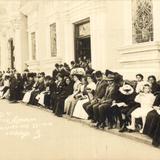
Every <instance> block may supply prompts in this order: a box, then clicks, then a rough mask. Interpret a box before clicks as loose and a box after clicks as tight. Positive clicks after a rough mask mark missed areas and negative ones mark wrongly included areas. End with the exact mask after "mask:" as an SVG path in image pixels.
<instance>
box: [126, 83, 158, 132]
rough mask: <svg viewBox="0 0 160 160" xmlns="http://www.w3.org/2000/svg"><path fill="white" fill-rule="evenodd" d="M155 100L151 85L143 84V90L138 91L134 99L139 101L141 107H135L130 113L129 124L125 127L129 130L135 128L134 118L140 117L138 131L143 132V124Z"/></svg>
mask: <svg viewBox="0 0 160 160" xmlns="http://www.w3.org/2000/svg"><path fill="white" fill-rule="evenodd" d="M154 100H155V96H154V95H153V94H152V93H151V87H150V85H149V84H144V86H143V92H142V93H139V94H138V95H137V96H136V98H135V101H136V102H138V103H140V105H141V107H139V108H137V109H135V110H134V111H133V112H132V113H131V125H130V126H128V127H127V128H128V129H130V130H135V120H136V118H142V123H143V124H142V129H141V130H140V133H143V129H144V125H145V122H146V116H147V114H148V113H149V112H150V111H151V110H152V106H153V103H154Z"/></svg>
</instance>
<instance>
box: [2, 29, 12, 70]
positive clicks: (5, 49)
mask: <svg viewBox="0 0 160 160" xmlns="http://www.w3.org/2000/svg"><path fill="white" fill-rule="evenodd" d="M0 47H1V52H0V53H1V60H0V61H1V62H0V66H1V68H0V69H1V70H4V71H5V70H7V68H8V67H10V65H9V62H10V60H9V55H8V53H9V52H8V49H9V46H8V40H7V37H6V33H5V31H4V30H2V33H1V34H0Z"/></svg>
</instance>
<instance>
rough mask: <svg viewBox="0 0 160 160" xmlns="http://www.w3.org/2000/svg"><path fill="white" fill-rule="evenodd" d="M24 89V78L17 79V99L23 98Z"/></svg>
mask: <svg viewBox="0 0 160 160" xmlns="http://www.w3.org/2000/svg"><path fill="white" fill-rule="evenodd" d="M23 89H24V83H23V80H22V78H18V79H17V100H22V98H23Z"/></svg>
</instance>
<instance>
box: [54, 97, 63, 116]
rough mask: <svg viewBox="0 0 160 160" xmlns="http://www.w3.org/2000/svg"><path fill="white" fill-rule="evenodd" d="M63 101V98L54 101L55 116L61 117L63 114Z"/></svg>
mask: <svg viewBox="0 0 160 160" xmlns="http://www.w3.org/2000/svg"><path fill="white" fill-rule="evenodd" d="M64 101H65V98H61V99H60V98H58V97H57V99H56V100H55V115H57V116H62V114H64Z"/></svg>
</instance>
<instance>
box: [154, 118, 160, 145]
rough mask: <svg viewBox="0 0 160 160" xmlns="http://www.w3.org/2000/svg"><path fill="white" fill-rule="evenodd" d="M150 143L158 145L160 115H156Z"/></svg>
mask: <svg viewBox="0 0 160 160" xmlns="http://www.w3.org/2000/svg"><path fill="white" fill-rule="evenodd" d="M152 144H153V145H154V146H155V147H158V146H159V145H160V115H159V116H158V117H157V123H156V128H155V131H154V135H153V141H152Z"/></svg>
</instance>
